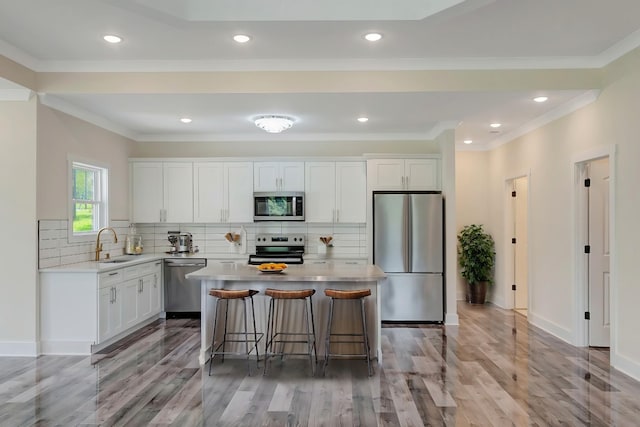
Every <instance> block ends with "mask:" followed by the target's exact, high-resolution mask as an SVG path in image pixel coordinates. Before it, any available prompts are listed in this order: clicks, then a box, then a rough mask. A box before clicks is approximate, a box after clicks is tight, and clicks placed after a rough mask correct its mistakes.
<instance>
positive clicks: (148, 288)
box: [137, 274, 154, 321]
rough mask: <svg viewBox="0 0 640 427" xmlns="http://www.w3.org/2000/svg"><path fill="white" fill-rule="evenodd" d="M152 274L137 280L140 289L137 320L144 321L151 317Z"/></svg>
mask: <svg viewBox="0 0 640 427" xmlns="http://www.w3.org/2000/svg"><path fill="white" fill-rule="evenodd" d="M153 276H154V275H153V274H147V275H146V276H144V277H141V278H140V279H139V280H140V281H141V283H140V289H139V290H138V301H137V304H138V320H139V321H140V320H144V319H146V318H148V317H150V316H151V306H152V303H151V294H152V288H153Z"/></svg>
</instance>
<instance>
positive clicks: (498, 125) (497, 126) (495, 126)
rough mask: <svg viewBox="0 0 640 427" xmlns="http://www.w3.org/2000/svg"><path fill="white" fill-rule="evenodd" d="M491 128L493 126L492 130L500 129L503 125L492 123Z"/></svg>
mask: <svg viewBox="0 0 640 427" xmlns="http://www.w3.org/2000/svg"><path fill="white" fill-rule="evenodd" d="M489 126H491V127H492V128H494V129H495V128H499V127H500V126H502V124H500V123H491V124H490V125H489Z"/></svg>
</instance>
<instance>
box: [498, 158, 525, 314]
mask: <svg viewBox="0 0 640 427" xmlns="http://www.w3.org/2000/svg"><path fill="white" fill-rule="evenodd" d="M518 178H527V233H528V234H529V236H531V233H530V230H531V170H528V171H526V172H522V173H519V174H515V175H511V176H508V177H506V178H504V189H503V194H504V219H503V230H504V231H503V235H504V245H505V247H506V248H509V250H508V251H505V253H509V254H510V255H511V257H510V259H509V262H505V263H504V268H503V272H502V274H503V276H502V279H503V280H502V282H503V283H504V284H505V285H504V289H503V298H504V308H506V309H509V310H513V309H514V308H515V307H514V302H513V299H514V298H513V290H512V289H511V285H513V275H514V267H513V256H514V252H513V246H512V243H511V238H512V237H513V224H512V223H511V222H510V221H511V219H513V201H512V200H511V191H513V181H515V180H516V179H518ZM528 240H529V244H530V242H531V239H528ZM529 244H528V245H527V247H526V250H527V266H529V268H527V311H528V312H529V313H530V312H531V311H532V307H531V300H532V298H531V274H532V271H531V268H530V266H531V251H530V250H529ZM530 318H531V316H527V319H530Z"/></svg>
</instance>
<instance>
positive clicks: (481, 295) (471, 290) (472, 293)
mask: <svg viewBox="0 0 640 427" xmlns="http://www.w3.org/2000/svg"><path fill="white" fill-rule="evenodd" d="M488 287H489V283H488V282H476V283H473V284H471V283H468V282H467V302H469V303H471V304H484V303H485V300H486V298H487V289H488Z"/></svg>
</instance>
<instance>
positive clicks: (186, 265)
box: [165, 262, 207, 267]
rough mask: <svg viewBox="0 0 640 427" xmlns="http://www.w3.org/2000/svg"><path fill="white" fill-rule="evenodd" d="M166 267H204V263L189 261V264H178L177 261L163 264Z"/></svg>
mask: <svg viewBox="0 0 640 427" xmlns="http://www.w3.org/2000/svg"><path fill="white" fill-rule="evenodd" d="M165 265H166V266H167V267H206V266H207V264H205V263H195V262H194V263H189V264H179V263H171V262H168V263H166V264H165Z"/></svg>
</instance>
